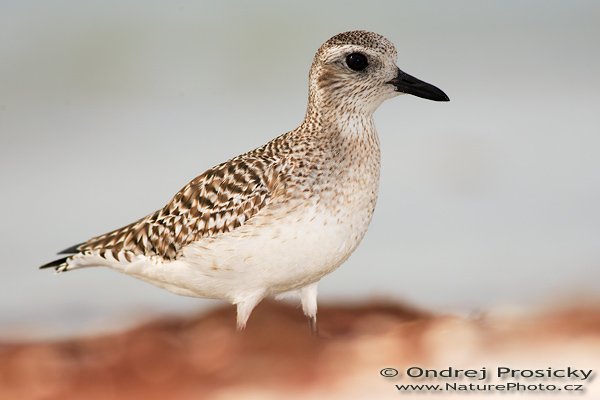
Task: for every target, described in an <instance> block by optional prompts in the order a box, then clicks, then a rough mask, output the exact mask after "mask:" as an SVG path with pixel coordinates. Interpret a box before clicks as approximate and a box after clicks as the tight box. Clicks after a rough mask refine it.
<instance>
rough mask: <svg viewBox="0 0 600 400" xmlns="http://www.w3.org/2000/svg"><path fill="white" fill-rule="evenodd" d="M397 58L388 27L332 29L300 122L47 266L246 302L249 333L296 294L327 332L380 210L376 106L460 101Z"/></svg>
mask: <svg viewBox="0 0 600 400" xmlns="http://www.w3.org/2000/svg"><path fill="white" fill-rule="evenodd" d="M396 59H397V52H396V49H395V47H394V45H393V44H392V43H391V42H390V41H389V40H387V39H386V38H384V37H383V36H381V35H379V34H376V33H373V32H366V31H351V32H344V33H340V34H338V35H335V36H333V37H332V38H330V39H329V40H327V41H326V42H325V43H324V44H323V45H322V46H321V47H320V48H319V49H318V51H317V53H316V55H315V57H314V59H313V62H312V66H311V68H310V73H309V95H308V106H307V111H306V115H305V118H304V121H303V122H302V123H301V124H300V126H298V127H297V128H296V129H294V130H292V131H290V132H287V133H285V134H283V135H281V136H278V137H276V138H275V139H273V140H271V141H270V142H268V143H267V144H265V145H264V146H262V147H259V148H257V149H255V150H251V151H249V152H247V153H244V154H242V155H239V156H237V157H235V158H232V159H230V160H229V161H226V162H224V163H222V164H219V165H217V166H215V167H213V168H211V169H209V170H208V171H206V172H204V173H203V174H201V175H199V176H198V177H196V178H194V179H193V180H192V181H191V182H190V183H188V184H187V185H186V186H184V187H183V188H182V189H181V190H180V191H179V192H177V194H175V196H174V197H173V198H172V200H171V201H170V202H169V203H168V204H167V205H165V206H164V207H163V208H161V209H159V210H158V211H156V212H154V213H152V214H150V215H148V216H146V217H144V218H142V219H140V220H138V221H136V222H133V223H132V224H130V225H127V226H125V227H123V228H121V229H117V230H114V231H112V232H109V233H106V234H104V235H100V236H97V237H94V238H92V239H90V240H88V241H86V242H84V243H80V244H78V245H76V246H73V247H70V248H68V249H65V250H63V251H62V252H60V253H58V254H62V255H66V257H64V258H61V259H59V260H55V261H53V262H50V263H48V264H45V265H43V266H42V267H40V268H50V267H54V268H55V269H56V270H57V271H58V272H63V271H70V270H74V269H78V268H83V267H100V266H103V267H109V268H112V269H114V270H117V271H119V272H123V273H125V274H128V275H132V276H134V277H137V278H140V279H142V280H144V281H147V282H149V283H152V284H154V285H156V286H159V287H162V288H165V289H167V290H169V291H171V292H174V293H176V294H179V295H185V296H194V297H203V298H213V299H222V300H226V301H229V302H231V303H232V304H234V305H236V307H237V327H238V329H240V330H241V329H243V328H244V327H245V326H246V322H247V320H248V318H249V316H250V314H251V312H252V310H253V309H254V307H255V306H256V305H257V304H258V303H259V302H260V301H261V300H262V299H264V298H266V297H279V296H281V295H286V294H290V293H294V294H296V295H299V298H300V302H301V305H302V309H303V312H304V314H305V315H306V316H307V317H308V320H309V325H310V327H311V330H312V331H313V332H316V329H317V283H318V282H319V280H320V279H321V278H323V276H325V275H327V274H328V273H330V272H332V271H333V270H335V269H336V268H337V267H339V266H340V265H341V264H342V263H343V262H344V261H345V260H346V259H347V258H348V257H349V256H350V254H351V253H352V252H353V251H354V249H356V247H357V246H358V244H359V242H360V241H361V240H362V238H363V236H364V235H365V233H366V231H367V228H368V225H369V223H370V221H371V217H372V215H373V211H374V209H375V203H376V201H377V192H378V186H379V170H380V150H379V139H378V136H377V131H376V130H375V124H374V122H373V112H374V111H375V110H376V109H377V107H379V105H380V104H381V103H382V102H383V101H384V100H386V99H390V98H392V97H395V96H396V95H399V94H403V93H407V94H412V95H415V96H418V97H422V98H425V99H430V100H435V101H448V100H449V99H448V96H446V94H445V93H444V92H443V91H441V90H440V89H438V88H436V87H435V86H433V85H430V84H428V83H425V82H423V81H420V80H418V79H416V78H414V77H413V76H411V75H408V74H407V73H405V72H403V71H402V70H400V69H399V68H398V67H397V66H396Z"/></svg>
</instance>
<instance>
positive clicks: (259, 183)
mask: <svg viewBox="0 0 600 400" xmlns="http://www.w3.org/2000/svg"><path fill="white" fill-rule="evenodd" d="M272 164H273V162H272V161H270V160H267V159H264V158H260V157H256V158H250V159H249V158H248V157H246V158H237V159H233V160H230V161H228V162H226V163H223V164H221V165H219V166H216V167H214V168H212V169H210V170H208V171H206V172H205V173H204V174H202V175H200V176H198V177H197V178H195V179H194V180H192V181H191V182H190V183H188V184H187V185H186V186H185V187H184V188H183V189H181V190H180V191H179V192H178V193H177V194H176V195H175V196H174V197H173V199H172V200H171V201H170V202H169V203H168V204H167V205H166V206H165V207H164V208H162V209H160V210H158V211H156V212H155V213H153V214H151V215H148V216H147V217H145V218H142V219H140V220H139V221H137V222H134V223H133V224H130V225H127V226H125V227H123V228H121V229H117V230H115V231H112V232H109V233H107V234H105V235H102V236H98V237H95V238H93V239H91V240H89V241H88V242H86V243H84V244H82V245H81V246H79V247H78V250H79V251H82V252H89V251H98V252H99V253H100V254H106V253H107V252H110V253H112V255H113V257H117V254H119V253H122V254H124V256H125V257H127V258H129V257H130V256H132V255H137V254H143V255H147V256H160V257H162V258H164V259H167V260H173V259H175V258H176V257H177V255H178V254H179V252H180V250H181V249H182V248H183V247H184V246H186V245H188V244H190V243H192V242H194V241H196V240H199V239H201V238H204V237H209V236H213V235H216V234H218V233H224V232H229V231H231V230H233V229H235V228H237V227H239V226H241V225H243V224H244V223H245V222H247V221H248V220H249V219H250V218H252V217H253V216H254V215H255V214H256V213H258V212H259V211H260V210H261V209H262V208H263V207H265V206H266V205H267V204H268V203H269V201H270V200H271V198H272V194H273V190H274V189H275V186H276V185H277V183H278V176H277V174H276V173H275V172H274V171H275V168H273V165H272Z"/></svg>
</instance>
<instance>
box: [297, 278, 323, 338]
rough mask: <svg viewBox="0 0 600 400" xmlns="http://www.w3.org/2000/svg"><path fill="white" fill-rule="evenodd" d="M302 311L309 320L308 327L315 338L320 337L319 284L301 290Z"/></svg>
mask: <svg viewBox="0 0 600 400" xmlns="http://www.w3.org/2000/svg"><path fill="white" fill-rule="evenodd" d="M300 301H301V303H302V311H304V315H306V317H307V318H308V326H309V328H310V332H311V334H312V335H313V336H319V328H318V326H317V282H315V283H313V284H310V285H308V286H305V287H303V288H302V289H300Z"/></svg>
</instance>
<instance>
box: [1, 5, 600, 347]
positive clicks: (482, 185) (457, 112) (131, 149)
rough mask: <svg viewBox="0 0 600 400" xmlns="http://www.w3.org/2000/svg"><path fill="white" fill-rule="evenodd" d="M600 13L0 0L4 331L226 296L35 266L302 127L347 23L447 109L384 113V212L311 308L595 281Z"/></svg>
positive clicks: (451, 301)
mask: <svg viewBox="0 0 600 400" xmlns="http://www.w3.org/2000/svg"><path fill="white" fill-rule="evenodd" d="M599 20H600V4H599V3H597V2H593V1H570V2H563V1H547V0H544V1H541V0H540V1H518V2H517V1H503V2H500V1H495V2H494V1H485V2H482V1H475V0H472V1H453V2H444V1H431V2H419V1H416V0H415V1H371V2H364V1H360V2H357V1H348V0H345V1H332V2H326V3H323V2H311V1H303V2H297V3H287V2H286V3H281V2H276V1H257V2H248V3H233V2H218V3H217V2H210V3H209V2H186V1H171V2H142V1H115V0H109V1H104V2H95V3H90V2H77V1H73V0H64V1H53V2H44V1H37V2H36V1H28V0H26V1H19V2H9V1H3V2H0V183H1V185H2V196H0V207H1V209H2V210H3V211H4V213H3V218H2V225H1V227H0V243H2V247H1V256H2V259H3V262H2V266H1V267H0V268H1V272H2V279H1V280H0V337H3V338H15V337H18V338H24V337H56V336H60V335H64V334H73V333H74V332H88V331H98V330H109V329H111V328H112V327H116V326H123V324H131V323H135V322H137V321H138V320H140V319H144V318H148V317H151V316H154V315H158V314H172V313H186V312H190V311H192V310H200V309H203V308H207V307H213V306H214V305H215V304H220V303H218V302H214V301H208V300H200V299H193V298H185V297H179V296H176V295H173V294H171V293H168V292H166V291H163V290H161V289H158V288H155V287H153V286H150V285H148V284H146V283H143V282H141V281H138V280H136V279H133V278H131V277H126V276H123V275H120V274H118V273H115V272H113V271H109V270H105V269H96V270H94V269H89V270H85V271H75V272H72V273H67V274H61V275H59V276H55V275H53V274H52V273H49V272H48V271H44V272H42V271H38V270H37V267H38V266H39V265H41V264H43V263H46V262H48V261H51V260H53V259H54V257H55V256H54V254H55V253H56V252H57V251H59V250H62V249H63V248H65V247H68V246H71V245H73V244H76V243H79V242H81V241H84V240H86V239H88V238H90V237H92V236H95V235H98V234H101V233H104V232H106V231H109V230H112V229H114V228H118V227H121V226H123V225H126V224H128V223H130V222H132V221H134V220H135V219H137V218H139V217H142V216H144V215H146V214H147V213H149V212H151V211H154V210H155V209H158V208H159V207H162V206H163V205H164V204H165V203H166V202H167V201H168V200H169V198H170V197H171V196H172V195H173V194H174V193H175V192H176V191H178V190H179V189H180V188H181V187H182V186H183V185H184V184H185V183H187V182H188V181H189V180H190V179H191V178H193V177H195V176H196V175H198V174H200V173H201V172H203V171H204V170H205V169H207V168H209V167H211V166H213V165H215V164H217V163H219V162H221V161H224V160H226V159H228V158H230V157H232V156H235V155H237V154H239V153H241V152H244V151H246V150H249V149H252V148H254V147H257V146H259V145H261V144H263V143H265V142H266V141H268V140H269V139H271V138H273V137H275V136H277V135H279V134H280V133H283V132H285V131H287V130H291V129H293V128H295V127H296V126H297V125H298V124H299V123H300V122H301V120H302V118H303V116H304V110H305V106H306V98H307V88H306V86H307V75H308V69H309V66H310V63H311V60H312V57H313V54H314V52H315V51H316V49H317V48H318V47H319V46H320V44H321V43H322V42H323V41H325V40H326V39H327V38H329V37H330V36H332V35H334V34H336V33H338V32H341V31H346V30H353V29H366V30H372V31H376V32H378V33H381V34H383V35H384V36H386V37H387V38H389V39H390V40H391V41H392V42H393V43H395V44H396V46H397V48H398V52H399V60H398V65H399V66H400V67H401V68H402V69H403V70H405V71H406V72H408V73H410V74H412V75H414V76H416V77H418V78H421V79H423V80H425V81H428V82H431V83H433V84H435V85H437V86H439V87H440V88H442V89H443V90H444V91H445V92H446V93H447V94H448V95H449V96H450V98H451V102H449V103H442V104H440V103H433V102H429V101H425V100H423V99H419V98H416V97H411V96H402V97H399V98H396V99H393V100H391V101H388V102H387V103H385V104H384V105H383V106H382V107H381V108H380V109H379V111H378V112H377V113H376V116H375V117H376V123H377V126H378V130H379V134H380V138H381V144H382V152H383V155H382V157H383V169H382V180H381V190H380V198H379V203H378V207H377V210H376V213H375V216H374V219H373V222H372V224H371V227H370V230H369V232H368V234H367V236H366V237H365V239H364V241H363V243H362V245H361V246H360V247H359V248H358V250H357V251H356V253H355V254H354V255H353V256H352V257H351V258H350V259H349V260H348V261H347V262H346V263H345V264H344V265H343V266H342V267H341V268H340V269H338V270H337V271H335V272H334V273H333V274H331V275H329V276H327V277H326V278H325V279H323V281H322V282H321V285H320V300H321V301H323V302H327V301H337V302H341V303H346V302H352V303H356V302H360V301H362V300H365V299H372V298H386V299H395V300H404V301H407V302H409V303H412V304H414V305H416V306H418V307H421V308H425V309H430V310H433V311H438V312H447V311H451V312H463V313H471V312H473V311H478V310H482V309H488V308H490V307H523V306H528V307H531V306H535V305H539V304H543V303H544V302H546V301H549V300H550V301H558V300H562V299H565V298H569V297H571V296H572V295H574V294H576V295H577V296H582V297H586V296H593V295H594V294H597V292H598V289H599V288H600V246H599V244H600V206H599V204H600V157H599V149H600V113H599V106H600V77H599V76H598V71H600V52H599V51H598V38H599V37H600V25H599V24H598V21H599ZM232 323H233V322H232Z"/></svg>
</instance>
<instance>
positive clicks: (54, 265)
mask: <svg viewBox="0 0 600 400" xmlns="http://www.w3.org/2000/svg"><path fill="white" fill-rule="evenodd" d="M68 258H69V257H64V258H59V259H58V260H54V261H51V262H49V263H48V264H44V265H42V266H41V267H40V269H46V268H54V269H56V270H57V271H58V269H59V268H60V266H61V265H64V264H65V263H66V262H67V259H68Z"/></svg>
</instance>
